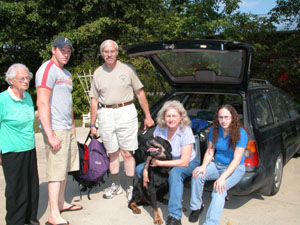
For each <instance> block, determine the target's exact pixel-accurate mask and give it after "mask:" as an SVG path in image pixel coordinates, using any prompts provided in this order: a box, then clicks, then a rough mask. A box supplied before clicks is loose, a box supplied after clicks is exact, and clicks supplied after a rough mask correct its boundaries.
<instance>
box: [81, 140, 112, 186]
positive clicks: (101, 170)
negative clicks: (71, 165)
mask: <svg viewBox="0 0 300 225" xmlns="http://www.w3.org/2000/svg"><path fill="white" fill-rule="evenodd" d="M108 168H109V158H108V156H107V154H106V149H105V147H104V145H103V143H102V142H99V141H98V140H97V139H96V138H92V140H91V143H90V144H89V168H88V171H87V173H86V174H84V175H81V176H80V178H81V179H83V180H86V181H93V182H97V181H102V179H103V176H104V174H105V173H106V172H107V170H108Z"/></svg>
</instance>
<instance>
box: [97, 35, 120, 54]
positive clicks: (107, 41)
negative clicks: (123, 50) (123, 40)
mask: <svg viewBox="0 0 300 225" xmlns="http://www.w3.org/2000/svg"><path fill="white" fill-rule="evenodd" d="M110 43H114V45H115V46H116V51H117V52H119V46H118V44H117V42H115V41H113V40H110V39H108V40H105V41H103V42H102V43H101V45H100V53H101V55H102V52H103V49H104V47H105V46H106V45H108V44H110Z"/></svg>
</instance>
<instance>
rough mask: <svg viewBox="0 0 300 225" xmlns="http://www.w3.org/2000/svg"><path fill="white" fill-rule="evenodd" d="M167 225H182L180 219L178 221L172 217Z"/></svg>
mask: <svg viewBox="0 0 300 225" xmlns="http://www.w3.org/2000/svg"><path fill="white" fill-rule="evenodd" d="M166 225H181V220H180V219H179V220H178V219H176V218H174V217H172V216H168V219H167V221H166Z"/></svg>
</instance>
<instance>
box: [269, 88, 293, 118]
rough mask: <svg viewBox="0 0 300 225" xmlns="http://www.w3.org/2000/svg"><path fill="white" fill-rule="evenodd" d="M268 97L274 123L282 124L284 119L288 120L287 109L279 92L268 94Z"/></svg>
mask: <svg viewBox="0 0 300 225" xmlns="http://www.w3.org/2000/svg"><path fill="white" fill-rule="evenodd" d="M269 96H270V102H271V105H272V108H273V112H274V117H275V121H276V122H282V121H284V120H286V119H289V113H288V109H287V106H286V104H285V102H284V99H283V97H282V95H281V94H280V92H278V91H276V92H275V91H274V92H271V93H269Z"/></svg>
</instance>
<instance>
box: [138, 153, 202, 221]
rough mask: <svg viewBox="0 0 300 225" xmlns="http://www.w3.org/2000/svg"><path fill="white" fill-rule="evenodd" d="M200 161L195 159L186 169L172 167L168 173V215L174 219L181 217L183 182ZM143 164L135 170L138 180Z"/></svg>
mask: <svg viewBox="0 0 300 225" xmlns="http://www.w3.org/2000/svg"><path fill="white" fill-rule="evenodd" d="M199 164H200V160H199V158H198V157H195V158H194V159H193V160H192V161H191V162H190V163H189V166H188V167H182V166H176V167H173V168H172V169H171V171H170V175H169V185H170V187H169V196H170V197H169V204H168V210H169V215H170V216H172V217H174V218H176V219H181V217H182V203H181V201H182V196H183V188H184V184H183V182H184V180H185V179H186V178H188V177H190V176H192V172H193V170H194V169H195V168H196V167H197V166H199ZM144 166H145V163H141V164H139V165H138V166H137V167H136V168H135V174H136V175H137V177H138V178H139V179H141V178H142V175H143V169H144Z"/></svg>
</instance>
